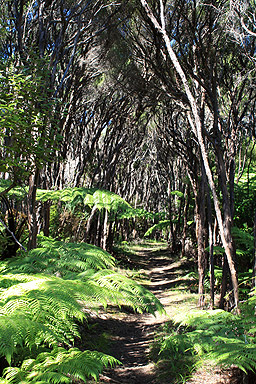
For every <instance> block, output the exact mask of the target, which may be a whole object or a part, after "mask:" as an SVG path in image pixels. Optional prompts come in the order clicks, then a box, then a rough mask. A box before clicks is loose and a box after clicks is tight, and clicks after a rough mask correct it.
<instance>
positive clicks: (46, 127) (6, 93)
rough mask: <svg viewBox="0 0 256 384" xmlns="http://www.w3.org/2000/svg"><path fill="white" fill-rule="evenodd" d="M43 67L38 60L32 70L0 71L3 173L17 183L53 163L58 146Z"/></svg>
mask: <svg viewBox="0 0 256 384" xmlns="http://www.w3.org/2000/svg"><path fill="white" fill-rule="evenodd" d="M41 65H42V67H44V65H43V62H40V63H39V59H38V62H37V63H33V69H32V68H25V69H23V70H22V69H21V68H18V69H17V68H15V66H14V65H13V64H10V63H9V64H8V65H6V63H4V65H3V64H2V66H1V68H0V110H1V114H0V141H1V146H2V151H1V154H0V171H2V172H8V173H9V174H11V175H12V177H13V179H14V181H15V182H16V183H17V182H18V181H19V182H20V180H21V179H22V178H23V177H24V175H28V174H30V173H31V172H32V171H33V169H34V167H35V166H37V167H39V168H40V167H42V165H43V164H44V163H45V162H46V161H50V159H52V157H53V148H54V147H55V146H56V145H57V140H56V137H55V136H54V135H53V132H52V131H51V124H50V123H49V122H48V119H49V111H50V110H51V108H52V105H51V102H50V95H49V89H48V88H47V87H45V84H44V81H46V79H47V74H46V73H45V72H44V71H43V70H41V69H40V70H39V69H38V68H41ZM36 68H37V69H36ZM40 72H41V73H40ZM53 139H55V141H54V140H53Z"/></svg>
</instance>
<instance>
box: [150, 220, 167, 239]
mask: <svg viewBox="0 0 256 384" xmlns="http://www.w3.org/2000/svg"><path fill="white" fill-rule="evenodd" d="M169 226H170V220H161V221H159V223H157V224H154V225H153V226H152V227H150V228H149V229H148V230H147V232H146V233H145V235H144V236H145V237H147V236H150V235H152V233H154V232H155V231H157V230H159V231H162V230H164V229H166V228H168V227H169Z"/></svg>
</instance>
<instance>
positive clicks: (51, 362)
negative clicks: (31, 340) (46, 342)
mask: <svg viewBox="0 0 256 384" xmlns="http://www.w3.org/2000/svg"><path fill="white" fill-rule="evenodd" d="M116 364H120V362H119V361H118V360H117V359H115V358H114V357H112V356H109V355H105V354H103V353H101V352H97V351H84V352H81V351H80V350H79V349H77V348H70V349H69V350H65V349H64V348H61V347H59V348H55V349H54V350H53V351H51V352H44V353H41V354H39V355H38V356H37V358H36V359H34V360H33V359H30V360H25V361H24V362H23V364H22V366H21V367H20V368H8V369H6V370H5V374H4V375H5V378H6V379H7V380H8V382H9V383H13V384H18V383H21V380H22V382H25V383H31V384H35V383H54V384H57V383H72V382H73V381H74V379H76V380H82V381H83V382H86V380H87V379H88V378H93V379H95V380H98V378H99V373H100V372H102V370H103V368H105V367H107V366H114V365H116Z"/></svg>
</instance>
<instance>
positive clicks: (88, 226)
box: [84, 205, 98, 243]
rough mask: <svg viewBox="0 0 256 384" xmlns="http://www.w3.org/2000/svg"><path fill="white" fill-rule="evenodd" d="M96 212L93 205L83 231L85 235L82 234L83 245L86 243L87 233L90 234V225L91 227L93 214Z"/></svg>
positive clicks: (95, 207)
mask: <svg viewBox="0 0 256 384" xmlns="http://www.w3.org/2000/svg"><path fill="white" fill-rule="evenodd" d="M97 210H98V208H97V206H96V205H95V206H94V207H93V208H92V211H91V214H90V217H89V219H88V220H87V224H86V229H85V234H84V242H85V243H86V242H87V241H88V236H89V232H90V229H91V225H92V222H93V219H94V217H95V214H96V212H97Z"/></svg>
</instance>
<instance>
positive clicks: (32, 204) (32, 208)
mask: <svg viewBox="0 0 256 384" xmlns="http://www.w3.org/2000/svg"><path fill="white" fill-rule="evenodd" d="M38 179H39V169H38V168H36V170H35V172H34V174H31V175H30V176H29V187H28V229H29V240H28V250H30V249H34V248H36V242H37V233H38V227H37V220H36V191H37V185H38Z"/></svg>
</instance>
